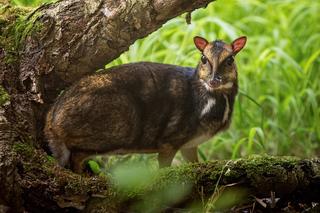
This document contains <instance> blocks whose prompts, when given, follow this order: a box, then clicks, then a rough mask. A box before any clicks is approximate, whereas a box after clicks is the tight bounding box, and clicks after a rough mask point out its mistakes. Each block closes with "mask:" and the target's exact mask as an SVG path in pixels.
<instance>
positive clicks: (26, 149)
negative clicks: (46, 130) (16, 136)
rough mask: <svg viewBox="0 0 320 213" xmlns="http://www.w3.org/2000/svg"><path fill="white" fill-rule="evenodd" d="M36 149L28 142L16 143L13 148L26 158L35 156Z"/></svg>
mask: <svg viewBox="0 0 320 213" xmlns="http://www.w3.org/2000/svg"><path fill="white" fill-rule="evenodd" d="M34 149H35V148H34V147H33V146H32V145H29V144H26V143H15V144H14V145H13V150H14V151H15V152H17V153H18V154H19V155H22V156H23V157H26V158H32V157H33V156H34V151H35V150H34Z"/></svg>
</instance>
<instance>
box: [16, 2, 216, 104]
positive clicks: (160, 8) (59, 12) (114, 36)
mask: <svg viewBox="0 0 320 213" xmlns="http://www.w3.org/2000/svg"><path fill="white" fill-rule="evenodd" d="M211 1H212V0H190V1H184V0H175V1H166V0H155V1H154V0H130V1H128V0H121V1H112V0H90V1H89V0H86V1H83V0H69V1H59V2H57V3H55V4H50V5H45V6H42V7H41V8H39V9H38V10H37V11H36V12H34V13H33V15H31V16H30V17H29V19H32V18H34V17H36V19H35V21H34V22H36V23H37V24H38V25H41V27H40V30H38V33H36V34H33V35H31V36H30V37H28V38H27V42H26V43H25V47H24V55H23V58H22V59H23V60H22V61H21V76H23V77H22V78H23V79H28V78H30V79H31V80H32V82H35V81H36V79H37V76H36V75H44V82H43V84H42V85H44V87H45V88H44V90H45V91H44V92H42V96H47V95H49V97H47V98H46V97H44V99H47V100H48V101H49V102H50V101H51V100H52V99H53V98H55V96H56V95H57V93H58V91H59V90H61V89H63V88H64V87H65V86H67V85H68V84H70V83H72V82H73V81H76V80H77V79H79V78H80V77H82V76H84V75H86V74H88V73H92V72H94V71H95V70H97V69H98V68H103V66H104V65H105V64H106V63H108V62H110V61H112V60H113V59H115V58H117V57H118V56H119V55H120V54H121V53H123V52H124V51H126V50H128V48H129V46H130V45H131V44H132V43H133V42H134V41H136V40H137V39H139V38H142V37H145V36H147V35H148V34H150V33H151V32H153V31H155V30H157V29H158V28H160V27H161V26H162V25H163V24H164V23H165V22H166V21H168V20H170V19H171V18H173V17H176V16H178V15H180V14H182V13H184V12H189V11H192V10H194V9H197V8H200V7H204V6H206V5H207V4H208V3H209V2H211ZM30 87H32V86H30ZM33 90H34V91H32V92H33V93H34V94H39V93H41V92H40V91H41V90H43V89H42V88H39V86H34V87H33ZM50 94H52V95H51V96H50ZM35 100H36V101H38V102H41V101H42V100H40V99H38V98H37V97H36V98H35Z"/></svg>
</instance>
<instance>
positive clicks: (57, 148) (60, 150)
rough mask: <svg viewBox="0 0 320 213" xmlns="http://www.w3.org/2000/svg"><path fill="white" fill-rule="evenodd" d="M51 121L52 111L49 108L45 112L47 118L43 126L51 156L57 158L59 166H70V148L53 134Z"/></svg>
mask: <svg viewBox="0 0 320 213" xmlns="http://www.w3.org/2000/svg"><path fill="white" fill-rule="evenodd" d="M52 122H53V118H52V111H51V110H50V111H49V112H48V114H47V120H46V124H45V128H44V134H45V137H46V140H47V141H48V143H49V147H50V150H51V152H52V154H53V156H54V157H55V158H56V159H57V160H58V162H59V164H60V166H62V167H66V166H70V165H69V164H70V150H69V149H68V147H67V146H66V144H65V143H64V142H63V141H61V140H60V137H59V135H57V134H55V132H54V130H53V128H52Z"/></svg>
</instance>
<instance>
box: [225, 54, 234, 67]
mask: <svg viewBox="0 0 320 213" xmlns="http://www.w3.org/2000/svg"><path fill="white" fill-rule="evenodd" d="M233 61H234V58H233V57H232V56H230V57H229V58H227V59H226V63H227V64H228V65H232V64H233Z"/></svg>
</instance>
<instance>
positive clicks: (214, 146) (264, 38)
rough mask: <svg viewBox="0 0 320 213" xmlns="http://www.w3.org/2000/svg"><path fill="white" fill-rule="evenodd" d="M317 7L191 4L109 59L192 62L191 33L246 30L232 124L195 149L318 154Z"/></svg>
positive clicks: (216, 154)
mask: <svg viewBox="0 0 320 213" xmlns="http://www.w3.org/2000/svg"><path fill="white" fill-rule="evenodd" d="M17 1H18V0H15V2H17ZM20 1H21V0H20ZM30 5H31V4H30ZM319 11H320V1H311V0H308V1H302V0H281V1H280V0H264V1H258V0H247V1H240V0H218V1H217V2H214V3H212V4H210V5H209V6H208V7H207V8H206V9H200V10H197V11H195V12H193V13H192V24H191V25H187V24H186V21H185V19H184V17H183V16H182V17H178V18H175V19H173V20H171V21H170V22H168V23H167V24H165V25H164V26H163V27H162V28H161V29H160V30H158V31H157V32H154V33H153V34H151V35H149V36H148V37H147V38H145V39H142V40H139V41H137V42H136V43H135V44H134V45H132V46H131V47H130V49H129V51H128V52H126V53H124V54H122V55H121V56H120V57H119V58H118V59H117V60H115V61H113V62H112V63H110V64H108V65H107V67H110V66H113V65H118V64H122V63H129V62H135V61H154V62H161V63H170V64H177V65H182V66H193V67H195V66H196V65H197V63H198V60H199V58H200V54H199V52H198V51H197V50H196V48H195V47H194V45H193V37H194V36H195V35H200V36H203V37H205V38H207V39H209V40H214V39H217V38H218V39H223V40H225V41H227V42H231V41H232V40H233V39H235V38H236V37H238V36H241V35H246V36H247V37H248V43H247V46H246V47H245V49H244V50H242V51H241V53H240V54H239V55H238V56H237V64H238V72H239V84H240V94H239V95H238V98H237V101H236V104H235V110H234V115H233V122H232V125H231V127H230V129H229V130H227V131H226V132H225V133H222V134H219V135H217V136H215V137H214V138H213V139H212V140H211V141H210V142H209V143H205V144H203V145H201V147H200V148H201V153H202V155H201V156H203V158H205V160H209V159H217V158H218V159H226V158H227V159H229V158H238V157H242V156H247V155H250V154H262V153H268V154H271V155H296V156H301V157H313V156H317V155H319V153H320V121H319V119H320V83H319V80H320V59H319V58H320V24H319V20H320V13H319Z"/></svg>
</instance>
